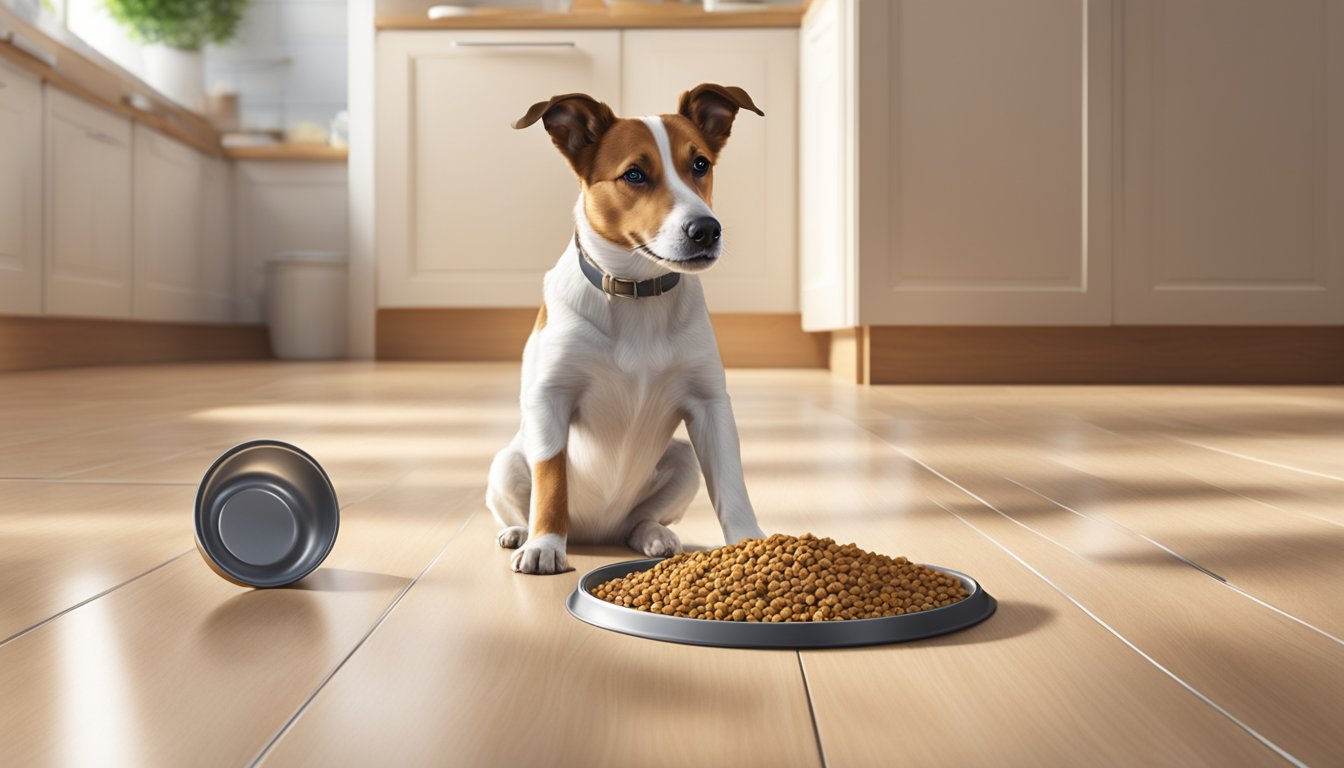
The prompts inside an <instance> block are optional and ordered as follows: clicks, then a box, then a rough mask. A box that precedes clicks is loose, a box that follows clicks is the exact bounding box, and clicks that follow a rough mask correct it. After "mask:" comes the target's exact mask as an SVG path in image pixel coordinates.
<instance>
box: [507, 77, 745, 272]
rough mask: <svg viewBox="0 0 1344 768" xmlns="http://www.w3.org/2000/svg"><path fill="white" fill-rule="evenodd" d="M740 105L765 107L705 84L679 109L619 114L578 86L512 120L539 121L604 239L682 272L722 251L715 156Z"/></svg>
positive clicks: (519, 124)
mask: <svg viewBox="0 0 1344 768" xmlns="http://www.w3.org/2000/svg"><path fill="white" fill-rule="evenodd" d="M739 109H749V110H751V111H752V112H755V113H756V114H758V115H762V116H764V115H765V113H764V112H762V111H761V110H760V109H758V108H757V107H756V105H755V104H753V103H752V101H751V97H750V96H748V95H747V92H746V91H744V90H742V89H741V88H736V87H733V86H723V85H715V84H713V83H705V84H703V85H697V86H696V87H694V88H692V89H691V90H689V91H687V92H686V93H683V94H682V95H681V101H680V103H679V104H678V106H677V114H674V115H659V116H657V117H642V118H618V117H616V115H615V114H613V113H612V111H611V108H610V107H608V106H607V105H606V104H603V103H602V102H600V101H598V100H596V99H594V98H593V97H591V96H588V95H586V94H582V93H568V94H564V95H561V96H554V97H552V98H551V99H550V100H548V101H543V102H539V103H537V104H533V105H532V108H531V109H529V110H527V114H525V115H523V116H522V117H521V118H519V119H518V120H516V121H515V122H514V123H513V127H514V128H526V127H527V126H529V125H531V124H533V123H535V122H537V121H538V120H540V121H541V122H542V125H544V126H545V127H546V132H547V133H549V134H550V135H551V139H552V140H553V141H554V142H555V146H556V147H557V148H558V149H559V150H560V153H561V154H562V155H564V156H565V159H566V160H568V161H569V165H570V167H572V168H573V169H574V173H575V174H576V175H577V176H578V177H579V185H580V188H581V189H582V192H583V199H582V205H583V213H584V214H585V216H586V218H587V219H588V222H589V224H590V225H591V226H592V228H593V230H594V231H595V232H596V233H597V234H598V235H601V236H602V237H603V238H605V239H606V240H608V241H610V242H612V243H615V244H617V245H619V246H621V247H623V248H626V249H628V250H629V251H631V252H633V253H638V254H639V255H640V256H642V257H644V258H645V259H648V260H650V261H652V262H655V263H656V264H657V265H658V266H660V267H662V268H665V269H670V270H674V271H677V272H702V271H704V270H706V269H708V268H710V267H711V266H713V265H714V263H715V262H716V261H717V260H718V258H719V256H720V255H721V254H722V253H723V236H722V235H723V227H722V226H721V225H720V224H719V220H718V219H717V218H716V217H715V216H714V211H713V210H711V209H710V204H711V200H712V199H713V191H714V163H715V161H716V160H717V159H718V157H719V152H720V151H722V149H723V145H724V144H725V143H727V141H728V134H729V133H730V132H731V131H732V127H733V119H734V118H735V117H737V111H738V110H739Z"/></svg>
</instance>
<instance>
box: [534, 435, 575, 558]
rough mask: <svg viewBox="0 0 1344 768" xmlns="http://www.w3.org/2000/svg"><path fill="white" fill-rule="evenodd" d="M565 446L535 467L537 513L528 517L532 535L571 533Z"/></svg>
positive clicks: (562, 534)
mask: <svg viewBox="0 0 1344 768" xmlns="http://www.w3.org/2000/svg"><path fill="white" fill-rule="evenodd" d="M568 472H569V470H568V466H567V463H566V461H565V452H564V451H563V450H562V451H560V452H559V453H557V454H555V455H554V456H552V457H551V458H549V459H546V460H545V461H539V462H537V463H536V464H535V465H534V466H533V467H532V495H533V498H534V500H535V502H536V504H535V507H534V508H535V510H536V512H535V514H534V515H533V516H532V519H530V520H528V535H529V536H530V537H536V536H542V535H544V534H548V533H554V534H557V535H559V536H564V535H566V534H567V533H569V475H568Z"/></svg>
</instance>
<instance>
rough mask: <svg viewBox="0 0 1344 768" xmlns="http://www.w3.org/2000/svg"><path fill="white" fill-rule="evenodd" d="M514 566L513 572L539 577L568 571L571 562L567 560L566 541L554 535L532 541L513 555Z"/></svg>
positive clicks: (550, 534) (539, 537) (546, 535)
mask: <svg viewBox="0 0 1344 768" xmlns="http://www.w3.org/2000/svg"><path fill="white" fill-rule="evenodd" d="M512 565H513V570H515V571H517V572H518V573H533V574H537V575H538V576H541V575H545V574H549V573H563V572H565V571H568V570H569V560H568V559H566V558H565V540H564V538H563V537H560V536H556V535H555V534H553V533H548V534H545V535H543V536H538V537H536V538H535V539H530V540H528V542H527V543H526V544H524V545H523V546H522V547H520V548H519V549H518V550H517V551H516V552H514V553H513V559H512Z"/></svg>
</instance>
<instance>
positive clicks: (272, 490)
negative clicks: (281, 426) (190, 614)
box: [196, 440, 340, 587]
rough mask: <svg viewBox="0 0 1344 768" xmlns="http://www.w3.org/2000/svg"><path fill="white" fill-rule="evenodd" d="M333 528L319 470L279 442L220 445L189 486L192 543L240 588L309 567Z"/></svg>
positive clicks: (333, 507) (335, 521)
mask: <svg viewBox="0 0 1344 768" xmlns="http://www.w3.org/2000/svg"><path fill="white" fill-rule="evenodd" d="M339 527H340V506H339V505H338V504H337V502H336V490H335V489H334V488H332V487H331V480H330V479H328V478H327V473H326V472H324V471H323V470H322V467H321V466H319V465H318V463H317V460H316V459H314V458H313V457H312V456H309V455H308V454H307V453H304V452H303V451H301V450H299V449H298V448H296V447H295V446H293V445H290V444H288V443H283V442H280V441H279V440H253V441H251V442H247V443H243V444H242V445H236V446H234V447H233V448H230V449H229V450H228V451H225V452H224V455H223V456H220V457H219V458H218V459H216V460H215V463H214V464H212V465H211V466H210V469H209V471H207V472H206V473H205V477H204V478H203V479H202V480H201V487H200V490H198V491H197V492H196V548H197V549H198V550H200V552H201V556H202V557H204V558H205V562H206V564H207V565H209V566H210V568H211V569H212V570H214V572H215V573H217V574H219V575H220V576H222V577H224V578H225V579H228V580H229V581H231V582H233V583H235V584H238V585H241V586H245V587H281V586H284V585H286V584H292V583H294V582H296V581H298V580H299V579H302V578H303V577H304V576H307V575H308V574H310V573H312V572H313V569H315V568H317V566H319V565H321V564H322V561H323V560H325V559H326V557H327V554H328V553H329V552H331V548H332V546H333V545H334V544H335V543H336V531H337V529H338V528H339Z"/></svg>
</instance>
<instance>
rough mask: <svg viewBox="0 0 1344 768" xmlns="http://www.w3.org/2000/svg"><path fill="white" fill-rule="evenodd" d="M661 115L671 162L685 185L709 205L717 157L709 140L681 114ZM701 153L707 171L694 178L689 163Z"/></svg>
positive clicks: (712, 191)
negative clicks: (706, 160)
mask: <svg viewBox="0 0 1344 768" xmlns="http://www.w3.org/2000/svg"><path fill="white" fill-rule="evenodd" d="M662 117H663V125H664V126H666V127H667V140H668V148H669V149H670V150H671V151H672V162H673V163H675V164H676V166H677V173H678V174H679V175H680V176H681V180H682V181H683V182H685V184H686V186H688V187H690V188H691V189H693V190H695V192H696V194H698V195H700V198H701V199H702V200H704V201H705V204H706V205H709V204H710V203H711V200H712V199H713V197H714V161H715V159H717V158H716V157H715V154H714V151H713V150H711V149H710V148H709V142H708V141H706V140H705V137H704V136H703V135H702V134H701V133H700V129H699V128H697V127H696V126H695V123H692V122H691V121H690V120H687V119H686V118H684V117H682V116H681V115H663V116H662ZM701 155H703V156H704V157H706V158H708V159H709V173H706V174H705V175H704V176H701V177H700V178H696V177H695V174H693V173H691V164H692V163H694V162H695V158H697V157H700V156H701Z"/></svg>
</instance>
